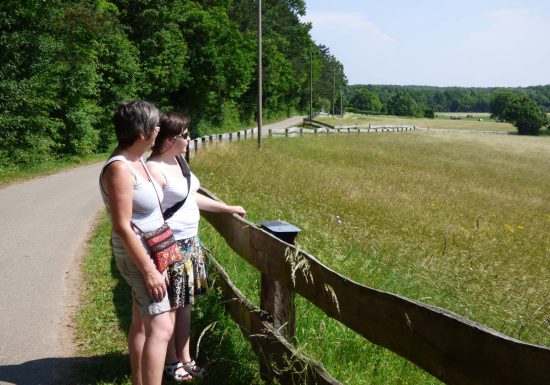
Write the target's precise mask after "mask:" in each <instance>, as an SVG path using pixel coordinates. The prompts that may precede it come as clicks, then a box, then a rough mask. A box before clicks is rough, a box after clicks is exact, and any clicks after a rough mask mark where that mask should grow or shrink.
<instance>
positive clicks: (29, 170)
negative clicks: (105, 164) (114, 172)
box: [0, 154, 108, 186]
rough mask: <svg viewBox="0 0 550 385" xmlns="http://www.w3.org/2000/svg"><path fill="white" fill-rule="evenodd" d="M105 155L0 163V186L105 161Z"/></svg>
mask: <svg viewBox="0 0 550 385" xmlns="http://www.w3.org/2000/svg"><path fill="white" fill-rule="evenodd" d="M107 156H108V154H94V155H90V156H86V157H79V156H73V157H65V158H60V159H57V160H51V161H46V162H40V163H33V164H28V165H24V166H18V165H11V164H0V186H6V185H9V184H11V183H16V182H20V181H23V180H26V179H31V178H35V177H39V176H44V175H50V174H54V173H56V172H59V171H62V170H66V169H69V168H73V167H78V166H83V165H87V164H92V163H96V162H101V161H105V159H106V158H107Z"/></svg>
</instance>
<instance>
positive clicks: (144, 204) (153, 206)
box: [99, 155, 164, 257]
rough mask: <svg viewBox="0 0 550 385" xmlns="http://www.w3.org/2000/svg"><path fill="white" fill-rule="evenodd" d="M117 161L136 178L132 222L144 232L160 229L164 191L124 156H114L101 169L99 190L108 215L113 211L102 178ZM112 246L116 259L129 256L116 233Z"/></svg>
mask: <svg viewBox="0 0 550 385" xmlns="http://www.w3.org/2000/svg"><path fill="white" fill-rule="evenodd" d="M117 160H120V161H122V162H124V163H125V164H126V165H127V166H128V168H129V169H130V172H131V173H132V176H133V177H134V191H133V194H132V221H133V222H134V223H135V224H136V225H137V226H138V227H139V228H140V229H141V230H142V231H144V232H147V231H152V230H155V229H158V228H159V227H160V226H162V224H163V223H164V219H163V218H162V212H161V211H160V207H159V199H160V200H161V201H162V199H163V194H162V189H161V188H160V186H159V185H158V183H157V182H156V181H155V180H153V178H151V177H150V176H149V178H151V181H150V180H149V179H145V178H143V177H142V176H141V175H140V174H138V173H137V172H136V170H135V169H134V167H133V166H132V165H131V164H130V163H129V162H128V160H127V159H126V158H125V157H124V156H122V155H117V156H113V157H112V158H110V159H108V160H107V162H105V165H104V166H103V168H102V169H101V174H100V176H99V188H100V190H101V197H102V198H103V203H104V204H105V207H106V209H107V213H108V214H109V216H110V215H111V209H110V207H109V196H108V194H107V192H106V191H105V188H104V187H103V183H102V181H101V177H102V176H103V172H104V170H105V168H106V167H107V166H108V165H109V164H111V163H112V162H115V161H117ZM141 163H142V164H143V167H144V168H145V170H146V172H147V174H148V175H149V171H148V170H147V167H145V164H144V163H143V161H141ZM157 194H158V198H157ZM134 231H136V230H134ZM136 235H138V236H139V235H140V234H138V233H137V232H136ZM140 238H141V237H140ZM142 243H143V241H142ZM112 245H113V253H114V254H115V256H116V257H127V256H128V255H127V252H126V249H125V248H124V244H123V242H122V240H121V239H120V237H119V236H118V235H117V234H116V233H115V232H114V231H113V232H112ZM143 245H144V247H145V243H143ZM145 249H146V250H147V247H145Z"/></svg>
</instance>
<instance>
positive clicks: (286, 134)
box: [285, 128, 288, 137]
mask: <svg viewBox="0 0 550 385" xmlns="http://www.w3.org/2000/svg"><path fill="white" fill-rule="evenodd" d="M285 136H286V137H288V128H285Z"/></svg>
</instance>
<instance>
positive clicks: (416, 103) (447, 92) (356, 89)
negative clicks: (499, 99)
mask: <svg viewBox="0 0 550 385" xmlns="http://www.w3.org/2000/svg"><path fill="white" fill-rule="evenodd" d="M502 92H507V93H511V94H516V95H523V96H526V97H528V98H529V99H530V100H532V101H533V102H534V103H535V104H536V105H537V106H539V107H540V108H541V110H542V111H545V112H550V85H545V86H533V87H524V88H520V87H517V88H499V87H491V88H465V87H430V86H395V85H352V86H348V87H347V88H346V98H347V102H348V106H350V107H352V108H355V109H358V110H363V111H372V112H375V113H376V112H384V113H394V112H407V114H405V115H418V114H421V115H422V114H423V113H424V111H425V110H427V109H431V110H433V111H441V112H491V102H492V100H493V98H494V97H495V96H496V95H498V94H500V93H502Z"/></svg>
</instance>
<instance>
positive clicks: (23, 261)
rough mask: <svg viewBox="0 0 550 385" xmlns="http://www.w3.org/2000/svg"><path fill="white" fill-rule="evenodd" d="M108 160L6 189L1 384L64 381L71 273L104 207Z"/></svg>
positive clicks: (0, 192) (1, 239) (1, 192)
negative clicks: (102, 180)
mask: <svg viewBox="0 0 550 385" xmlns="http://www.w3.org/2000/svg"><path fill="white" fill-rule="evenodd" d="M100 168H101V164H95V165H92V166H86V167H79V168H76V169H72V170H69V171H64V172H61V173H59V174H55V175H51V176H47V177H41V178H37V179H33V180H30V181H28V182H24V183H20V184H15V185H12V186H8V187H5V188H2V189H0V212H1V213H2V214H1V220H0V245H1V246H0V247H1V248H0V277H1V279H0V309H1V311H0V384H17V385H31V384H32V385H37V384H60V383H63V381H62V379H61V378H58V377H56V374H57V373H58V372H59V371H60V370H62V369H64V368H65V367H67V366H69V365H71V364H72V363H74V361H75V360H76V358H74V357H68V356H67V347H66V345H64V343H65V342H66V341H65V340H64V339H63V338H62V337H63V335H66V334H67V332H66V331H64V330H63V328H66V327H67V326H66V325H67V324H68V323H69V322H70V319H69V317H68V313H67V311H66V310H67V309H66V307H65V304H66V302H67V301H66V300H67V296H68V295H69V293H67V290H68V289H69V288H68V287H67V285H66V279H67V275H68V272H69V270H70V269H75V268H76V269H77V268H78V261H79V260H80V258H79V257H81V256H82V253H83V250H84V248H83V247H84V241H85V240H86V238H87V235H88V233H89V231H90V229H91V227H92V225H93V222H94V219H95V217H96V216H97V214H98V212H99V211H100V209H101V208H102V207H103V203H102V202H101V196H100V193H99V189H98V175H99V171H100Z"/></svg>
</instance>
